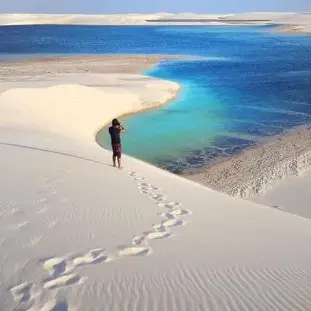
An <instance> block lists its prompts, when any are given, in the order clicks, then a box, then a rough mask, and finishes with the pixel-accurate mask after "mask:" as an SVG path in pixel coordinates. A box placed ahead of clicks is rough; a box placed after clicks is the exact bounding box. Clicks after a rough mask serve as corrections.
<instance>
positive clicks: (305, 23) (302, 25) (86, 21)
mask: <svg viewBox="0 0 311 311" xmlns="http://www.w3.org/2000/svg"><path fill="white" fill-rule="evenodd" d="M163 19H170V20H172V22H169V23H165V22H161V20H163ZM178 19H179V20H181V19H187V20H188V19H189V20H193V22H191V21H187V22H183V23H177V22H174V20H178ZM198 19H205V20H209V19H211V20H215V19H219V22H217V21H214V22H212V23H211V24H224V21H226V20H227V21H228V23H229V24H230V23H231V22H230V21H234V20H241V22H240V24H243V20H245V22H246V24H249V22H247V21H251V23H252V24H259V25H262V24H280V25H285V26H287V27H285V28H282V31H294V32H311V14H310V13H291V12H285V13H274V12H250V13H241V14H195V13H177V14H172V13H155V14H106V15H81V14H80V15H78V14H0V25H35V24H67V25H68V24H71V25H147V24H151V25H154V24H158V23H159V22H161V24H171V25H174V24H183V25H191V24H198V22H197V21H196V20H198ZM150 20H151V21H154V22H150ZM157 20H158V21H159V22H157ZM256 20H257V21H256ZM263 20H266V22H265V21H263ZM199 24H202V23H199Z"/></svg>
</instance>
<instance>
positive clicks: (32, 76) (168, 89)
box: [0, 55, 182, 147]
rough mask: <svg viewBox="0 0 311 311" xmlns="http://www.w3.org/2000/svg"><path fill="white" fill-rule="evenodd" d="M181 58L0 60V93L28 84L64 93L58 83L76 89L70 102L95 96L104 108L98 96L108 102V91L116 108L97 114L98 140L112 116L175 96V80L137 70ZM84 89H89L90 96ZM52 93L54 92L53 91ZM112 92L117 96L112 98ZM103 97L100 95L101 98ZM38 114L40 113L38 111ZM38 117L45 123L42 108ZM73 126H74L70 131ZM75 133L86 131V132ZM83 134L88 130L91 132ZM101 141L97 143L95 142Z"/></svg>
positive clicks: (27, 88)
mask: <svg viewBox="0 0 311 311" xmlns="http://www.w3.org/2000/svg"><path fill="white" fill-rule="evenodd" d="M180 58H182V56H172V55H89V56H81V55H75V56H73V57H71V56H68V57H58V56H57V57H43V58H42V57H41V58H40V57H39V58H38V59H32V60H29V59H27V60H19V61H15V62H14V61H11V62H7V63H3V64H2V66H1V68H0V77H1V78H0V81H1V82H3V83H2V84H1V87H0V96H1V95H3V96H4V95H6V96H9V95H11V94H10V93H14V91H15V90H14V89H22V90H23V92H27V91H28V90H29V89H30V88H34V87H38V88H37V89H34V90H33V91H34V92H38V91H43V90H44V91H46V92H49V91H52V90H51V88H53V91H56V89H57V88H58V89H59V90H57V91H59V92H62V90H61V88H68V91H67V92H74V93H77V94H75V97H76V99H73V100H74V101H79V98H81V97H82V98H83V99H85V100H88V101H90V102H92V101H94V100H95V102H96V105H99V106H98V107H97V108H94V109H99V110H98V111H101V110H102V109H104V107H100V101H102V102H105V101H107V99H106V100H105V96H108V98H110V97H111V96H113V97H111V99H109V101H112V102H113V101H115V100H117V101H118V102H117V103H115V104H114V105H116V107H111V115H110V116H109V117H108V116H106V119H105V116H103V118H102V121H100V116H97V119H98V120H97V122H98V125H97V126H96V127H95V128H96V130H95V132H93V141H94V142H95V143H96V144H98V141H97V137H98V133H99V132H100V131H101V130H102V129H103V128H104V127H105V126H106V125H107V124H108V123H109V122H110V121H111V119H112V118H114V117H120V116H124V115H130V114H133V113H137V112H140V111H143V110H146V109H154V108H156V107H159V106H161V105H164V104H166V103H167V102H169V101H170V100H172V99H174V98H176V96H178V93H179V90H180V88H181V86H180V85H179V84H178V83H176V82H173V81H168V80H164V79H157V78H153V77H149V76H146V75H143V74H141V73H142V72H145V71H147V70H149V69H150V68H153V67H154V66H156V65H157V64H158V63H159V62H161V61H163V60H176V59H180ZM86 73H87V74H86ZM82 74H83V75H82ZM76 87H79V89H78V90H77V91H74V89H75V88H76ZM81 87H82V88H81ZM74 93H73V94H74ZM79 93H80V94H79ZM86 93H87V94H89V95H88V96H89V99H88V98H87V97H88V96H86ZM117 94H120V95H117ZM51 95H52V94H51ZM53 95H55V92H54V93H53ZM94 96H96V97H94ZM109 96H110V97H109ZM114 96H120V97H119V99H114ZM101 97H103V98H102V99H100V98H101ZM116 98H117V97H116ZM120 101H121V102H120ZM71 106H72V109H73V110H75V106H74V103H68V107H71ZM77 107H78V106H77ZM34 109H36V108H34ZM48 109H53V108H52V107H50V108H48ZM68 109H69V108H68ZM90 109H92V108H90ZM69 110H70V109H69ZM34 112H36V110H34ZM40 113H41V116H39V115H40ZM68 113H69V112H68ZM94 113H95V114H96V111H95V112H92V111H88V114H90V115H93V114H94ZM43 114H46V112H43ZM78 115H79V114H78ZM37 117H38V118H39V119H38V121H39V122H38V123H44V120H41V119H42V111H39V112H38V116H37ZM43 117H44V118H48V119H49V120H48V121H51V120H52V119H51V117H50V116H47V115H44V116H43ZM44 118H43V119H44ZM52 121H53V120H52ZM54 121H55V122H54V123H53V125H55V124H57V120H54ZM99 122H101V123H99ZM5 123H10V121H8V120H4V124H5ZM29 123H30V122H29ZM62 123H65V122H64V120H61V121H60V125H61V126H62V125H63V124H62ZM42 127H45V125H44V124H40V126H39V128H42ZM89 127H90V128H94V125H91V124H90V125H89ZM76 128H77V127H74V126H73V131H74V130H76ZM54 129H55V127H54ZM67 132H68V131H67ZM76 132H77V133H78V132H79V131H76ZM84 132H85V131H84ZM89 132H90V130H89ZM58 133H59V134H62V133H61V130H58ZM73 134H74V133H73ZM79 134H81V135H83V136H86V133H79ZM87 134H88V135H90V134H91V133H87ZM77 138H78V137H77ZM89 140H90V138H89ZM99 146H101V145H100V144H99ZM101 147H102V146H101Z"/></svg>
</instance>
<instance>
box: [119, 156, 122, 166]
mask: <svg viewBox="0 0 311 311" xmlns="http://www.w3.org/2000/svg"><path fill="white" fill-rule="evenodd" d="M118 167H119V168H122V167H121V157H118Z"/></svg>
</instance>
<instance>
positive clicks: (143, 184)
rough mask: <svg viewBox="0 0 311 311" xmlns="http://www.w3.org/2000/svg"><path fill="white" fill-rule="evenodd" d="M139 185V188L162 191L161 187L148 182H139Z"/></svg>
mask: <svg viewBox="0 0 311 311" xmlns="http://www.w3.org/2000/svg"><path fill="white" fill-rule="evenodd" d="M137 186H138V189H139V190H140V189H148V190H153V191H160V190H161V189H160V188H158V187H155V186H153V185H151V184H148V183H138V184H137Z"/></svg>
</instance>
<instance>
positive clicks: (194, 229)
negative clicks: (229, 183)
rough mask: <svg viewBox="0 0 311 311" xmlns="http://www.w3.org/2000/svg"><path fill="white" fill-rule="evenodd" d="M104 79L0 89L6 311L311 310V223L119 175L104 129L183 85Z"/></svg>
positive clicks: (194, 188)
mask: <svg viewBox="0 0 311 311" xmlns="http://www.w3.org/2000/svg"><path fill="white" fill-rule="evenodd" d="M136 62H138V60H136ZM98 75H99V74H94V75H92V74H88V75H87V76H88V78H84V79H85V80H79V79H82V78H81V77H80V78H79V75H78V74H75V75H72V76H71V77H70V76H69V75H63V74H61V75H59V76H58V77H54V79H51V77H50V76H49V75H48V74H46V75H45V76H41V77H38V79H37V80H35V81H31V82H29V81H28V82H27V81H26V82H21V81H18V82H11V84H8V82H1V83H2V87H3V86H4V87H3V89H2V93H1V94H0V116H1V117H0V118H1V119H0V127H1V128H0V129H1V130H0V152H1V161H0V172H1V179H0V180H1V187H0V200H1V201H0V204H1V205H0V239H1V240H0V254H1V256H0V280H1V282H0V302H1V303H0V310H1V311H8V310H23V311H26V310H31V311H34V310H40V311H43V310H44V311H52V310H53V311H56V310H59V311H63V310H64V311H65V310H76V311H77V310H81V311H82V310H83V311H84V310H88V311H95V310H96V311H98V310H128V311H132V310H133V311H134V310H135V311H140V310H141V311H145V310H159V311H166V310H167V311H175V310H176V311H177V310H178V311H192V310H193V311H194V310H204V311H205V310H238V311H244V310H245V311H249V310H286V311H287V310H306V311H307V310H309V309H310V303H311V286H310V280H311V249H310V241H311V226H310V220H308V219H304V218H300V217H296V216H293V215H290V214H287V213H283V212H280V211H278V210H275V209H270V208H266V207H264V206H261V205H256V204H253V203H249V202H247V201H243V200H239V199H233V198H231V197H229V196H226V195H223V194H220V193H218V192H215V191H213V190H210V189H208V188H204V187H202V186H200V185H198V184H195V183H193V182H191V181H188V180H185V179H182V178H180V177H177V176H175V175H172V174H170V173H168V172H165V171H162V170H160V169H158V168H155V167H153V166H151V165H148V164H146V163H143V162H140V161H138V160H135V159H133V158H130V157H124V166H125V169H124V170H117V169H115V168H113V167H111V165H110V163H111V153H110V152H108V151H106V150H104V149H102V148H100V147H99V146H98V145H97V144H96V143H95V140H94V134H95V133H96V131H97V130H98V128H99V127H100V126H101V125H103V124H105V123H106V122H108V121H110V119H111V118H112V117H113V116H115V115H118V114H122V113H126V112H128V111H130V110H131V109H133V105H134V104H135V106H134V108H135V109H136V110H137V109H142V108H144V102H143V101H147V102H149V103H153V102H155V101H159V102H161V103H164V101H166V100H167V99H168V98H170V97H171V96H172V92H173V90H174V92H175V93H176V92H177V90H178V87H177V88H176V84H174V83H173V84H172V83H170V82H167V81H158V80H153V79H150V80H149V79H147V78H144V77H142V76H139V75H131V76H129V75H127V74H118V77H114V78H113V75H111V76H109V74H106V75H105V74H102V76H101V77H99V76H98ZM71 78H72V81H73V82H74V83H75V84H74V85H68V79H71ZM99 78H100V79H101V78H102V79H106V80H109V79H110V78H111V79H112V81H114V82H115V80H114V79H117V80H118V82H120V81H123V82H122V83H123V84H122V85H119V86H109V87H107V89H106V88H105V87H100V86H98V80H97V79H99ZM12 79H13V78H12ZM92 79H93V80H94V84H95V85H96V86H95V87H91V86H83V83H85V84H87V85H89V84H90V82H91V81H90V80H92ZM47 80H48V82H47ZM51 80H52V81H51ZM64 81H66V83H65V84H64V85H58V86H56V85H57V84H59V83H64ZM77 81H80V83H79V84H80V85H78V84H77V83H78V82H77ZM137 81H138V82H139V83H138V82H137ZM141 81H143V82H141ZM86 82H87V83H86ZM14 83H15V85H14ZM27 83H28V84H27ZM29 83H31V85H29ZM137 83H138V84H137ZM51 84H52V85H55V86H52V87H51ZM133 85H134V86H135V87H134V89H135V91H134V90H133ZM30 86H31V88H30ZM25 87H27V88H25ZM146 89H147V90H148V92H147V91H146ZM164 94H165V95H164ZM142 98H144V100H142ZM107 100H109V102H108V101H107ZM69 108H70V109H69ZM127 135H130V133H128V134H127ZM137 148H143V146H137Z"/></svg>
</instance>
